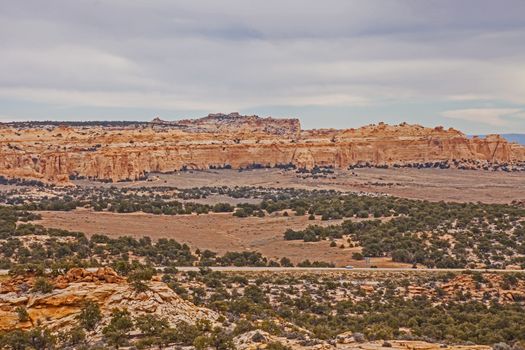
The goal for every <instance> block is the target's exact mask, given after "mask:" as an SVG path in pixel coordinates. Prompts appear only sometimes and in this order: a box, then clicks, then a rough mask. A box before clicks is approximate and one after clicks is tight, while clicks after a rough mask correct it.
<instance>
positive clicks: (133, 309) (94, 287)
mask: <svg viewBox="0 0 525 350" xmlns="http://www.w3.org/2000/svg"><path fill="white" fill-rule="evenodd" d="M34 280H35V279H34V278H33V277H27V276H19V277H14V278H12V279H10V280H7V281H3V282H2V283H0V331H9V330H12V329H15V328H22V329H29V328H31V327H33V326H34V325H35V324H37V323H38V324H40V325H42V326H44V327H47V328H49V329H51V330H61V329H64V328H65V329H67V328H68V327H71V326H72V325H73V324H75V317H76V316H77V315H78V314H79V312H80V310H81V308H82V307H83V305H84V303H85V302H86V301H93V302H96V303H97V304H98V305H99V307H100V309H101V313H102V316H103V320H102V322H101V327H102V325H105V324H107V322H108V320H109V318H110V314H111V310H112V309H114V308H118V309H127V310H128V311H129V312H130V313H131V314H132V315H134V316H137V315H142V314H155V315H159V316H162V317H165V318H167V319H168V321H169V322H170V323H171V324H176V323H177V322H179V321H185V322H189V323H195V322H196V321H197V320H199V319H207V320H211V321H214V320H216V319H217V317H218V314H217V313H215V312H214V311H212V310H209V309H206V308H200V307H197V306H195V305H193V304H192V303H190V302H188V301H186V300H184V299H182V298H181V297H179V296H178V295H177V294H176V293H175V292H173V290H171V289H170V288H169V287H168V286H167V285H166V284H165V283H162V282H158V281H150V282H148V290H147V291H145V292H137V291H135V290H134V289H133V288H132V287H131V286H130V285H129V284H128V283H127V282H126V281H125V280H124V279H123V278H122V277H120V276H118V275H117V274H116V273H115V271H113V270H112V269H110V268H101V269H99V270H98V271H96V272H88V271H86V270H84V269H81V268H75V269H71V270H70V271H69V272H68V273H67V274H65V275H62V276H58V277H57V278H56V279H55V280H54V281H53V285H54V290H53V291H52V292H51V293H46V294H42V293H35V292H31V287H32V285H33V283H34ZM17 307H23V308H25V309H26V310H27V313H28V315H29V320H28V321H25V322H21V321H20V320H19V318H18V314H17V311H16V310H17Z"/></svg>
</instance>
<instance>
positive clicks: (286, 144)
mask: <svg viewBox="0 0 525 350" xmlns="http://www.w3.org/2000/svg"><path fill="white" fill-rule="evenodd" d="M174 124H176V125H172V123H171V122H163V121H160V120H156V121H155V122H152V123H144V124H130V125H129V126H126V124H122V125H119V127H110V126H105V125H100V126H97V125H89V126H78V125H75V126H68V125H61V126H56V125H52V126H45V125H38V126H35V127H31V126H29V127H28V126H27V123H26V124H24V127H17V126H16V125H12V124H11V125H4V126H2V127H0V175H2V176H6V177H16V178H31V179H38V180H42V181H47V182H55V183H59V182H62V183H64V182H68V181H69V180H70V179H72V178H89V179H96V180H108V181H123V180H137V179H140V178H143V177H144V176H145V175H146V174H148V173H150V172H163V173H166V172H173V171H177V170H181V169H210V168H225V167H226V168H234V169H236V168H248V167H254V166H255V167H258V166H262V167H274V166H289V165H292V166H295V167H298V168H306V169H311V168H313V167H315V166H321V167H322V166H328V167H334V168H347V167H349V166H355V165H357V166H359V165H363V164H366V165H367V166H382V165H397V166H403V165H406V164H413V163H438V162H449V163H451V164H454V161H456V163H457V162H461V163H467V164H473V167H479V168H482V167H483V166H486V165H487V164H489V165H490V164H518V163H520V162H524V161H525V147H523V146H520V145H518V144H514V143H509V142H508V141H506V140H505V139H504V138H502V137H500V136H498V135H490V136H487V137H485V138H468V137H467V136H466V135H465V134H463V133H461V132H460V131H457V130H455V129H444V128H442V127H436V128H426V127H422V126H419V125H408V124H400V125H396V126H390V125H386V124H383V123H380V124H379V125H369V126H365V127H362V128H358V129H345V130H334V129H326V130H301V129H300V126H299V125H298V121H297V120H295V119H284V120H279V119H272V118H258V117H256V116H248V117H243V116H238V115H210V116H208V117H205V118H201V119H197V120H193V121H191V120H184V121H180V122H174ZM181 125H184V127H181Z"/></svg>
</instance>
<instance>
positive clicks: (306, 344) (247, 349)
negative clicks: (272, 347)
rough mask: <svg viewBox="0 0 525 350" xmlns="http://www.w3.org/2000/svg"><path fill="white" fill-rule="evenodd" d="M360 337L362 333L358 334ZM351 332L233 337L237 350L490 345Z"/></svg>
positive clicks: (418, 349)
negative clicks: (322, 336)
mask: <svg viewBox="0 0 525 350" xmlns="http://www.w3.org/2000/svg"><path fill="white" fill-rule="evenodd" d="M360 337H362V335H361V336H360ZM355 338H357V336H356V337H354V335H353V333H352V332H347V333H345V334H341V335H339V336H337V337H336V339H337V344H333V343H329V342H326V341H311V340H310V339H287V338H285V337H278V336H275V335H271V334H269V333H268V332H265V331H263V330H260V329H258V330H254V331H250V332H247V333H244V334H241V335H239V336H237V337H236V338H235V339H234V342H235V348H236V349H238V350H259V349H265V348H266V347H267V346H268V344H272V343H278V344H282V345H284V346H288V347H290V348H292V349H300V350H332V349H342V350H358V349H366V350H381V349H393V350H438V349H443V348H446V349H449V350H489V349H491V347H490V346H484V345H446V346H444V345H441V344H436V343H428V342H424V341H415V340H389V341H360V342H358V341H356V339H355Z"/></svg>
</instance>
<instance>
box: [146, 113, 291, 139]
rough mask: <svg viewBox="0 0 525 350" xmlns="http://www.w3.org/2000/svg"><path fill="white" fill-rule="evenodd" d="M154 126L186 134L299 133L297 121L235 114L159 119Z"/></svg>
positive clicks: (277, 134)
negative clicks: (171, 119) (170, 119)
mask: <svg viewBox="0 0 525 350" xmlns="http://www.w3.org/2000/svg"><path fill="white" fill-rule="evenodd" d="M151 123H152V124H154V125H163V126H170V127H176V128H179V129H181V130H184V131H186V132H193V133H200V132H208V133H233V134H236V133H239V132H240V133H243V132H248V133H265V134H270V135H276V136H283V135H286V136H294V137H297V136H298V134H299V132H300V131H301V123H300V122H299V119H275V118H272V117H268V118H260V117H259V116H256V115H250V116H246V115H244V116H243V115H240V114H239V113H237V112H234V113H230V114H223V113H217V114H209V115H208V116H207V117H204V118H200V119H183V120H178V121H166V120H162V119H160V118H159V117H156V118H154V119H153V120H152V121H151Z"/></svg>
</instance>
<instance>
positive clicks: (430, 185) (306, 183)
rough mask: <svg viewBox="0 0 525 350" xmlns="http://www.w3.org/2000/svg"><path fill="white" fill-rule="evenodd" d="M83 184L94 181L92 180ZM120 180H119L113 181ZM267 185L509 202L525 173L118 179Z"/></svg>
mask: <svg viewBox="0 0 525 350" xmlns="http://www.w3.org/2000/svg"><path fill="white" fill-rule="evenodd" d="M77 184H80V185H82V186H85V185H93V183H89V182H87V181H84V182H77ZM98 185H100V184H98ZM113 185H115V184H113ZM223 185H225V186H243V185H245V186H263V187H295V188H305V189H336V190H340V191H362V192H373V193H386V194H391V195H395V196H399V197H405V198H413V199H426V200H430V201H441V200H443V201H455V202H478V201H479V202H485V203H510V202H512V201H513V200H522V201H525V173H523V172H519V173H518V172H516V173H506V172H501V171H499V172H493V171H481V170H480V171H472V170H457V169H410V168H403V169H395V168H390V169H369V168H365V169H355V170H352V171H350V170H337V171H336V173H335V174H334V175H333V176H332V175H329V176H328V178H318V179H313V178H311V177H310V178H302V177H301V176H300V175H298V174H296V173H295V172H294V171H283V170H279V169H258V170H250V171H242V172H239V171H237V170H209V171H187V172H177V173H174V174H153V175H150V180H149V181H137V182H133V183H129V182H125V183H118V184H116V186H121V187H129V186H131V187H140V186H175V187H179V188H188V187H200V186H223Z"/></svg>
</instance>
